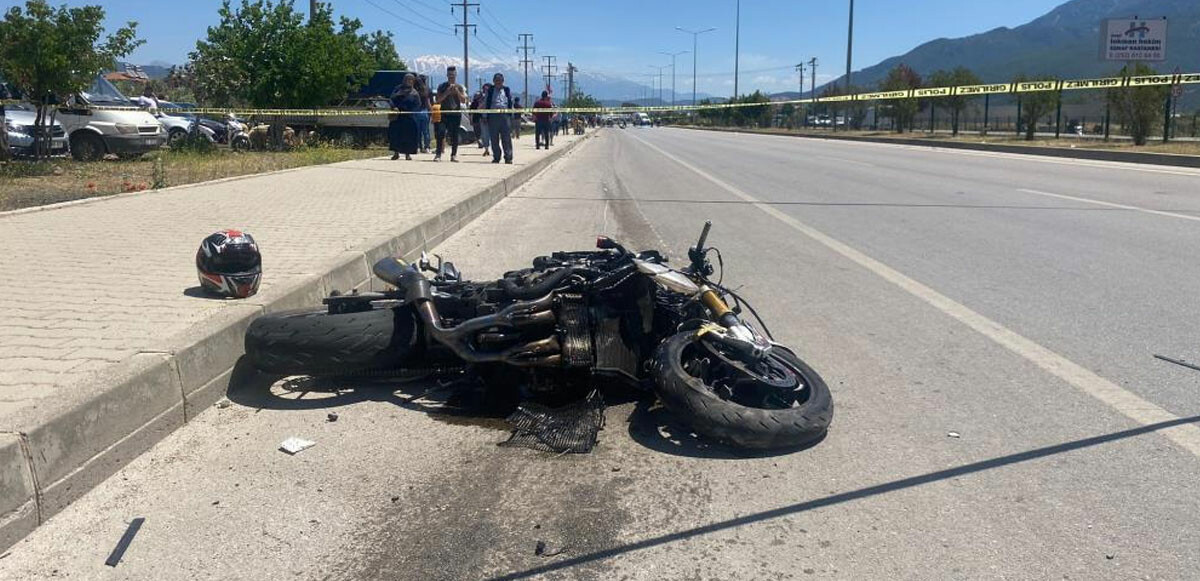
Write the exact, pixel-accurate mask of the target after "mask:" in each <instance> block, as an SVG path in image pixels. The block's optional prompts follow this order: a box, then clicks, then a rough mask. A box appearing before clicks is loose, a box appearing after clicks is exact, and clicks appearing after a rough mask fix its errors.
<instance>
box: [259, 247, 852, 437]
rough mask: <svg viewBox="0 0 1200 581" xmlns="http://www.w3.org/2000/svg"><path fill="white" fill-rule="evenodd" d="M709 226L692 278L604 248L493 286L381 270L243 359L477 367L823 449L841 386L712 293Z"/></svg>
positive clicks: (533, 390)
mask: <svg viewBox="0 0 1200 581" xmlns="http://www.w3.org/2000/svg"><path fill="white" fill-rule="evenodd" d="M710 227H711V223H706V224H705V225H704V229H703V231H702V233H701V235H700V239H699V242H698V243H697V244H696V246H694V247H692V248H690V249H689V251H688V258H689V264H688V265H687V266H686V267H684V268H680V269H675V268H672V267H670V266H668V265H667V263H668V260H667V257H666V256H664V255H662V254H661V253H659V252H658V251H654V250H650V251H644V252H637V253H635V252H631V251H629V250H627V249H626V248H625V247H624V246H622V245H621V244H620V243H618V242H617V241H615V240H612V239H610V238H607V237H603V236H602V237H599V238H598V239H597V243H596V250H592V251H577V252H555V253H553V254H551V255H549V256H541V257H538V258H536V259H534V261H533V266H532V267H531V268H525V269H521V270H516V271H512V272H508V273H506V274H504V276H503V277H502V278H500V279H499V280H496V281H489V282H473V281H469V280H464V279H463V277H462V275H461V273H460V272H459V271H458V269H457V268H455V266H454V265H453V264H452V263H450V262H444V261H442V260H441V259H440V258H437V259H436V261H435V260H434V259H431V258H429V257H428V256H427V255H424V254H423V255H422V258H421V259H420V260H419V261H418V262H416V263H411V264H410V263H406V262H405V261H403V260H401V259H399V258H392V257H389V258H384V259H382V260H380V261H379V262H377V263H376V264H375V265H374V267H373V272H374V274H375V275H376V276H377V277H378V278H379V279H381V280H382V281H384V282H385V283H387V284H388V285H389V288H391V290H387V291H384V292H361V293H351V294H335V295H334V296H330V297H328V298H326V299H324V305H325V306H324V308H322V309H320V310H315V311H303V312H299V311H297V312H286V313H278V314H273V315H267V316H264V317H261V318H259V319H257V320H255V321H254V323H253V324H252V325H251V326H250V327H249V329H248V330H247V334H246V341H245V343H246V354H247V356H248V357H249V359H250V361H251V362H252V363H253V364H254V365H255V366H256V367H257V368H258V369H260V370H262V371H265V372H269V373H273V374H280V375H317V376H320V375H335V376H345V375H354V374H379V373H383V374H386V373H388V372H391V371H402V370H405V369H411V368H424V369H428V368H450V367H458V368H470V369H473V370H476V371H478V372H479V374H480V377H483V378H485V379H486V378H492V379H494V380H497V381H499V380H502V379H503V380H508V381H510V382H511V381H513V380H514V379H515V380H516V381H517V382H518V383H520V384H521V386H522V388H521V389H522V391H523V393H524V394H526V395H527V396H528V397H532V398H536V397H538V396H539V395H546V394H554V393H561V392H562V391H563V390H569V389H577V388H578V386H580V385H583V386H592V388H593V389H594V387H595V386H597V385H602V384H603V383H604V382H608V381H623V382H627V383H629V384H632V385H634V386H639V387H642V388H645V389H649V390H653V391H654V393H656V394H657V396H658V398H659V399H660V400H661V401H662V403H663V404H664V405H665V406H666V408H667V409H668V410H669V411H671V412H672V413H674V414H675V415H676V416H677V417H678V419H680V420H682V422H683V423H685V424H687V426H688V427H690V429H691V430H693V431H694V432H695V433H696V434H699V435H702V436H705V437H708V438H711V439H713V440H716V441H719V442H722V443H725V444H729V445H733V446H737V447H743V448H750V449H774V448H786V447H798V446H803V445H806V444H809V443H811V442H813V441H816V440H818V439H820V438H821V437H822V436H823V435H824V434H825V433H826V431H827V429H828V428H829V425H830V421H831V420H832V416H833V401H832V399H831V396H830V393H829V388H828V387H827V386H826V384H825V382H824V381H823V380H822V379H821V377H820V376H819V375H818V374H817V372H816V371H814V370H813V369H812V368H811V367H809V366H808V365H807V364H806V363H804V362H803V361H801V360H800V358H799V357H797V356H796V354H795V353H794V352H793V351H791V350H790V349H788V348H787V347H785V346H783V345H780V344H778V343H776V342H774V341H773V340H772V338H771V335H770V332H769V330H768V329H767V326H766V325H765V323H763V322H762V320H761V318H759V317H758V314H757V313H756V312H755V311H754V309H753V307H751V306H750V304H749V303H747V302H746V301H745V299H743V298H742V297H741V296H739V295H738V294H737V293H736V292H735V291H733V290H731V289H729V288H728V287H726V286H724V285H722V284H721V281H720V280H719V278H718V280H716V281H714V280H712V277H713V274H714V270H715V269H714V267H713V264H712V262H711V261H710V257H711V256H714V254H715V256H716V257H717V262H718V266H720V267H721V268H722V269H723V264H721V263H722V260H721V258H720V251H719V250H717V249H715V248H708V247H706V246H705V243H706V240H707V238H708V234H709V230H710ZM426 273H428V275H429V276H427V275H426ZM393 287H394V288H393ZM745 311H749V313H750V314H751V315H753V317H754V319H755V323H754V324H752V323H750V322H749V320H748V319H747V318H745V317H743V315H744V314H745ZM486 383H487V382H486V381H485V384H486Z"/></svg>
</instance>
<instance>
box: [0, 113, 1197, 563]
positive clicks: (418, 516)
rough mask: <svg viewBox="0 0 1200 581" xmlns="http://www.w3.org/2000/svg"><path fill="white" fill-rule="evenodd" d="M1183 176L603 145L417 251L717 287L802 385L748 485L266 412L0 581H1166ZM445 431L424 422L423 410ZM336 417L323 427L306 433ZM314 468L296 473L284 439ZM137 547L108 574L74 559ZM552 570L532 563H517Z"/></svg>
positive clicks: (983, 159) (950, 156) (1190, 400)
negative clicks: (696, 261) (794, 447)
mask: <svg viewBox="0 0 1200 581" xmlns="http://www.w3.org/2000/svg"><path fill="white" fill-rule="evenodd" d="M1198 185H1200V172H1195V171H1189V170H1177V169H1172V168H1156V167H1149V166H1132V165H1123V164H1112V163H1099V162H1080V161H1070V160H1050V159H1041V158H1027V157H1020V156H1011V155H1003V154H988V153H977V152H958V151H936V150H929V149H924V148H909V147H902V146H891V145H875V144H854V143H842V142H823V141H814V140H804V139H795V138H786V137H772V136H751V135H734V134H714V133H703V132H692V131H686V130H675V129H632V128H631V129H627V130H623V131H622V130H608V131H606V132H605V133H604V134H603V135H601V136H600V137H598V138H597V139H594V140H592V141H591V142H590V143H588V144H585V145H584V146H582V147H581V148H580V149H578V150H576V151H575V152H572V153H571V154H570V155H569V156H568V157H567V158H565V159H563V160H561V161H560V162H558V163H557V164H556V165H555V166H554V167H552V168H551V169H550V170H548V171H547V172H546V173H544V174H543V175H542V176H540V177H539V178H537V179H535V180H534V181H532V182H530V183H529V184H527V185H526V186H525V187H524V188H522V189H521V190H520V191H519V192H517V193H516V194H514V195H512V196H511V197H510V198H509V199H507V200H505V201H504V202H502V203H501V204H499V205H498V206H496V207H495V208H494V209H493V210H491V211H490V212H489V213H487V214H486V215H485V216H483V217H482V218H481V219H479V220H478V221H476V222H475V223H474V224H472V225H471V226H469V227H468V228H466V229H465V230H463V231H462V232H460V233H459V234H458V235H456V236H454V237H453V238H451V239H450V240H448V241H446V242H445V243H444V244H443V245H442V246H441V247H440V248H438V249H437V251H438V252H439V253H440V254H443V255H444V256H446V257H447V258H450V259H452V260H454V261H455V262H456V264H457V265H458V266H459V267H460V268H461V269H462V270H463V271H464V273H465V274H467V275H468V276H474V277H479V278H483V277H490V276H496V275H498V274H499V273H501V272H503V271H504V270H507V269H510V268H514V267H517V266H520V265H521V264H523V263H525V262H527V261H528V260H529V258H530V257H532V256H534V255H537V254H541V253H547V252H549V251H552V250H555V249H563V248H585V247H587V246H588V245H589V244H590V243H591V242H592V240H593V238H592V237H593V236H594V235H595V234H596V233H605V234H609V235H611V236H614V237H618V238H620V239H622V240H624V241H626V242H628V243H629V245H631V246H637V247H652V246H657V247H662V248H665V249H666V250H667V251H668V253H669V254H670V255H671V256H673V257H681V256H683V250H685V249H686V247H687V246H688V245H689V244H690V243H692V242H693V241H694V238H695V236H696V235H697V233H698V231H699V227H700V225H701V224H702V222H703V220H705V219H711V220H713V221H714V223H715V226H714V230H713V233H712V235H711V237H710V242H711V243H712V244H714V245H716V246H718V247H720V248H721V250H722V253H723V256H724V262H725V267H726V271H725V280H726V282H727V283H729V284H732V285H733V286H734V287H739V286H740V287H741V293H742V294H743V295H745V296H746V297H747V298H749V299H750V300H751V301H753V302H754V303H755V305H756V307H758V309H759V311H760V312H762V313H763V314H764V316H765V317H767V319H768V322H769V323H770V324H771V327H772V330H773V331H774V332H775V334H776V337H777V338H778V339H780V340H781V341H782V342H784V343H787V344H789V345H793V346H795V347H796V349H797V351H798V352H799V353H800V355H801V356H802V357H803V358H804V359H805V360H806V361H808V362H809V363H810V364H812V365H813V366H814V367H815V368H816V369H818V370H819V371H820V372H821V373H822V375H823V376H824V377H825V379H826V380H827V382H828V383H829V384H830V386H831V388H832V390H833V394H834V398H835V401H836V403H837V412H836V415H835V420H834V426H833V429H832V431H831V432H830V434H829V436H828V437H827V438H826V439H825V440H824V441H823V442H821V443H820V444H818V445H817V446H815V447H812V448H810V449H807V450H804V451H800V452H795V453H790V454H783V455H774V456H757V457H747V456H745V455H741V454H738V453H736V452H735V451H731V450H727V449H723V448H721V447H718V446H713V445H709V444H707V443H705V442H703V441H701V440H697V439H696V438H694V437H691V436H690V435H689V434H687V433H686V431H685V430H682V429H680V428H679V426H678V425H677V424H675V423H674V422H673V421H672V420H671V418H670V417H669V415H667V414H665V413H664V412H662V411H661V410H658V409H656V408H654V407H653V406H651V405H649V404H647V403H645V402H625V403H619V404H617V405H613V406H612V407H610V408H609V409H608V419H607V425H606V428H605V430H604V431H603V432H602V433H601V443H600V445H599V446H598V448H597V449H596V450H595V451H594V452H593V453H592V454H589V455H582V456H550V455H545V454H541V453H537V452H532V451H526V450H515V449H509V448H499V447H496V446H495V444H496V442H499V441H501V440H503V439H504V437H505V435H506V433H505V432H504V430H503V426H502V425H501V424H500V423H499V422H498V421H497V420H496V419H495V418H489V417H486V416H487V413H486V412H487V411H488V410H486V409H481V408H478V407H471V406H470V405H469V403H470V402H469V400H470V399H471V398H469V397H468V398H462V399H465V400H467V405H468V411H469V412H470V413H468V414H467V415H457V414H458V413H461V412H454V411H453V410H451V409H447V408H445V407H442V406H440V405H439V401H440V400H443V399H446V398H445V396H443V395H436V396H434V395H431V396H430V397H429V398H427V399H422V400H419V401H417V402H413V403H408V402H407V401H406V400H407V399H408V398H411V397H413V396H416V395H420V394H422V393H425V392H426V391H427V390H428V389H429V387H431V386H430V385H428V384H424V383H421V382H415V383H412V384H406V385H395V384H375V385H370V384H364V383H358V384H337V385H331V384H328V383H320V382H316V383H313V382H306V381H304V380H293V381H292V382H291V383H276V384H274V385H266V384H265V383H269V382H264V381H263V380H261V379H260V378H255V377H252V376H247V377H245V378H243V379H241V380H239V385H238V388H237V389H236V390H234V391H233V392H231V394H230V399H231V400H232V403H231V404H230V405H228V406H227V407H219V408H214V409H211V410H208V411H206V412H205V413H204V414H202V415H201V416H200V417H199V418H197V420H196V421H195V422H193V423H191V424H189V425H188V426H186V427H184V428H183V429H181V430H180V431H178V432H176V433H175V434H173V435H172V436H170V437H169V438H167V439H166V440H165V441H163V442H162V443H160V444H159V445H158V446H156V447H155V448H154V449H153V450H151V451H150V452H149V453H147V454H146V455H144V456H142V457H141V458H139V459H137V460H136V461H134V462H133V463H132V464H131V465H130V466H128V467H127V468H125V469H123V470H122V471H121V472H119V473H118V474H117V475H116V476H114V477H113V478H111V479H110V480H109V481H107V482H105V483H104V484H103V485H101V486H100V487H98V488H96V489H95V490H94V491H92V492H91V493H89V494H88V495H87V496H85V497H84V498H83V499H81V500H80V501H78V502H77V503H76V504H75V505H73V506H71V507H69V508H68V509H67V510H65V511H64V512H63V513H61V514H60V515H58V516H56V517H55V518H54V519H53V520H51V522H49V523H48V524H47V525H45V526H43V527H41V528H40V529H38V530H37V531H35V532H34V534H33V535H32V536H31V537H30V538H29V539H27V540H26V541H25V542H22V543H20V544H18V545H17V546H15V547H14V548H13V549H12V550H11V551H10V553H9V554H8V555H7V556H6V557H3V558H0V577H2V578H5V579H42V578H56V577H66V578H73V579H75V578H78V579H147V578H153V579H232V578H243V579H280V578H289V579H290V578H298V579H338V580H357V579H421V580H425V579H485V578H493V579H495V578H498V579H515V578H526V577H536V576H541V577H544V578H549V579H637V580H641V579H646V580H649V579H655V580H657V579H697V580H709V579H712V580H717V579H807V578H830V579H880V578H888V579H892V578H895V579H1067V578H1071V579H1143V578H1144V579H1190V578H1195V577H1196V571H1200V526H1197V524H1196V523H1197V522H1198V520H1200V519H1198V517H1200V497H1198V496H1197V494H1196V490H1197V486H1198V485H1197V482H1200V456H1198V454H1200V444H1198V442H1200V439H1198V438H1197V433H1198V431H1197V429H1196V428H1197V426H1196V422H1197V421H1198V419H1200V417H1198V416H1200V403H1198V399H1200V398H1198V397H1197V390H1198V389H1200V386H1197V380H1198V379H1200V375H1198V373H1200V372H1196V371H1191V370H1189V369H1186V368H1183V367H1178V366H1173V365H1170V364H1168V363H1165V362H1161V361H1158V360H1156V359H1153V358H1152V355H1153V354H1154V353H1161V354H1165V355H1169V356H1173V357H1177V358H1186V359H1200V353H1197V350H1200V345H1197V343H1198V342H1197V341H1196V333H1194V332H1193V331H1192V329H1193V328H1194V321H1195V320H1197V315H1200V312H1197V311H1198V310H1200V306H1198V305H1197V301H1196V300H1195V299H1194V296H1195V291H1194V289H1195V286H1196V282H1197V281H1198V280H1200V265H1198V264H1197V263H1196V261H1195V260H1193V259H1192V256H1191V251H1192V250H1193V248H1194V246H1195V244H1194V242H1195V241H1196V239H1197V236H1196V234H1195V233H1196V232H1197V231H1200V230H1197V229H1200V223H1197V222H1198V221H1200V198H1197V197H1196V195H1195V193H1196V191H1197V186H1198ZM443 403H453V404H460V403H463V402H461V401H458V398H456V399H455V400H454V401H451V402H443ZM330 412H336V413H337V414H338V419H337V421H334V422H330V421H328V419H327V414H328V413H330ZM293 435H295V436H300V437H305V438H308V439H312V440H315V441H317V445H316V447H314V448H312V449H310V450H307V451H305V452H302V453H301V454H299V455H296V456H287V455H285V454H283V453H281V452H278V451H276V447H277V446H278V444H279V442H280V441H282V440H283V439H284V438H285V437H288V436H293ZM136 516H143V517H146V524H145V525H144V526H143V527H142V529H141V532H140V533H139V535H138V537H137V538H136V539H135V541H134V542H133V544H132V546H131V548H130V550H129V552H128V553H127V554H126V557H125V561H124V562H122V563H121V564H120V565H119V566H118V567H116V568H108V567H105V566H104V565H103V561H104V559H105V557H106V556H107V555H108V552H109V551H110V550H111V548H112V546H113V545H114V544H115V543H116V541H117V539H118V538H119V537H120V535H121V533H122V532H123V531H124V529H125V526H126V523H127V522H128V521H129V520H130V519H131V518H133V517H136ZM539 540H541V541H544V542H545V543H547V544H548V545H549V546H550V548H551V549H552V552H554V551H553V550H554V549H561V550H562V552H561V553H560V554H557V555H554V556H538V555H535V554H534V548H535V545H536V543H537V541H539Z"/></svg>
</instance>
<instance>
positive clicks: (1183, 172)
mask: <svg viewBox="0 0 1200 581" xmlns="http://www.w3.org/2000/svg"><path fill="white" fill-rule="evenodd" d="M713 133H718V134H720V132H715V131H714V132H713ZM732 135H753V136H756V137H773V138H776V139H786V140H788V141H790V142H791V143H796V142H797V141H798V140H799V141H801V142H803V140H805V139H810V140H811V139H819V138H803V137H793V136H790V135H774V134H770V133H733V134H732ZM826 141H827V142H830V143H836V144H839V145H849V146H858V147H872V146H875V147H891V148H894V149H906V150H909V151H923V152H927V153H949V154H954V155H967V156H972V157H998V158H1002V159H1011V160H1015V161H1028V162H1033V163H1052V164H1055V165H1073V166H1079V167H1090V168H1096V169H1110V170H1123V171H1140V172H1145V173H1159V174H1169V175H1177V176H1188V177H1193V178H1195V177H1200V170H1188V169H1187V168H1179V169H1169V167H1170V166H1153V165H1149V164H1139V163H1131V162H1123V161H1104V160H1089V159H1069V158H1061V157H1048V156H1039V155H1030V154H1023V153H1008V152H1006V151H980V150H973V149H953V148H948V147H937V146H936V145H932V146H925V145H908V144H905V143H879V142H876V141H852V140H848V139H828V140H826ZM999 147H1003V146H999Z"/></svg>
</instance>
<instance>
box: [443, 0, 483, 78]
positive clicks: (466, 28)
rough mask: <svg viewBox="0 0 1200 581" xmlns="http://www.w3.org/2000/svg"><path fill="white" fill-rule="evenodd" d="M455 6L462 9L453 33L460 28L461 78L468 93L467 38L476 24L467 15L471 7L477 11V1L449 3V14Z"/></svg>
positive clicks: (469, 55) (469, 72)
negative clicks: (461, 43)
mask: <svg viewBox="0 0 1200 581" xmlns="http://www.w3.org/2000/svg"><path fill="white" fill-rule="evenodd" d="M455 7H458V8H461V9H462V17H463V21H462V24H455V25H454V32H455V34H457V33H458V29H459V28H461V29H462V31H463V76H462V79H463V84H465V85H467V87H466V91H467V94H468V95H470V94H471V87H470V84H471V47H470V45H469V44H468V39H469V38H470V37H471V35H470V32H471V31H472V30H474V29H475V28H476V26H475V25H474V24H471V23H470V22H469V21H468V20H467V16H468V15H469V13H470V9H471V7H475V11H476V12H479V3H478V2H468V1H467V0H462V2H460V3H458V4H451V5H450V14H454V8H455ZM480 86H482V85H480Z"/></svg>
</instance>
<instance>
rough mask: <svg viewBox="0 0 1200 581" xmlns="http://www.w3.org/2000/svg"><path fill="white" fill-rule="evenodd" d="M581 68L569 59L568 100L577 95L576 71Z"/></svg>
mask: <svg viewBox="0 0 1200 581" xmlns="http://www.w3.org/2000/svg"><path fill="white" fill-rule="evenodd" d="M578 71H579V69H578V68H576V67H575V64H574V63H572V62H571V61H567V100H568V101H570V100H571V99H572V98H573V97H574V96H575V73H576V72H578Z"/></svg>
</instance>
